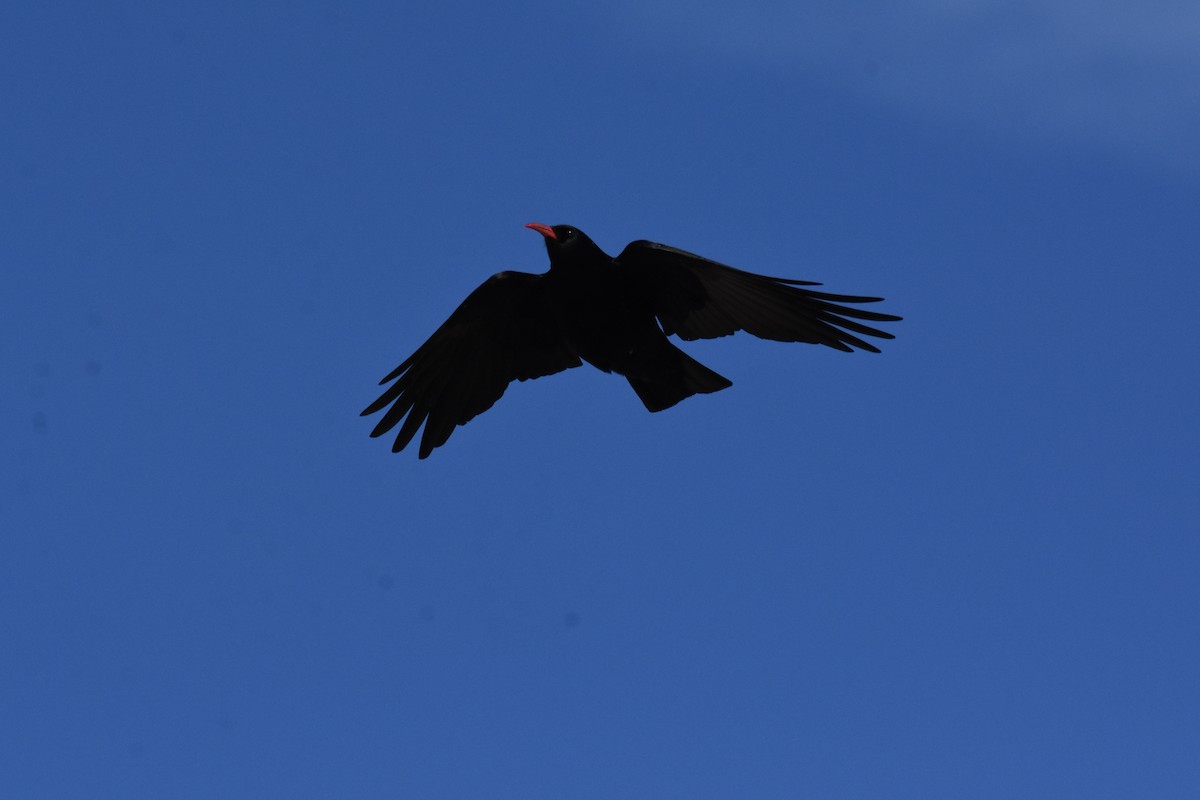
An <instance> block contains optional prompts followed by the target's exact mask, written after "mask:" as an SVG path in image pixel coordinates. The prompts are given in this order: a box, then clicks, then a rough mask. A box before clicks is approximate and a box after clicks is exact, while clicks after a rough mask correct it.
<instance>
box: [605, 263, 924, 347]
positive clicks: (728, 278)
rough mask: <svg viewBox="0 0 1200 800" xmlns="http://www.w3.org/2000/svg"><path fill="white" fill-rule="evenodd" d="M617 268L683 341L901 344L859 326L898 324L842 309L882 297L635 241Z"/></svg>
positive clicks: (891, 318) (889, 318)
mask: <svg viewBox="0 0 1200 800" xmlns="http://www.w3.org/2000/svg"><path fill="white" fill-rule="evenodd" d="M616 261H617V263H618V264H620V265H621V266H622V267H623V268H625V269H626V270H627V274H628V275H629V279H630V280H632V281H634V282H635V285H637V286H639V287H640V288H641V289H642V291H643V292H645V295H646V296H648V297H649V298H650V302H651V303H652V306H653V309H654V314H655V315H656V316H657V317H658V321H659V322H660V323H661V324H662V327H663V331H665V332H666V333H667V334H668V335H670V334H677V335H678V336H679V337H680V338H681V339H688V340H691V339H713V338H716V337H718V336H728V335H729V334H731V333H734V332H736V331H739V330H742V331H746V332H747V333H751V334H753V335H755V336H758V337H760V338H763V339H774V340H775V341H779V342H812V343H813V344H823V345H828V346H829V347H833V348H836V349H838V350H844V351H846V352H852V351H853V350H854V348H855V347H857V348H860V349H862V350H869V351H871V352H872V353H878V352H879V348H877V347H875V345H873V344H870V343H868V342H865V341H863V340H862V339H861V338H859V336H858V335H861V336H874V337H877V338H880V339H894V338H895V337H894V336H893V335H892V334H890V333H887V332H886V331H881V330H877V329H876V328H872V327H870V326H868V325H864V324H862V323H861V322H856V321H855V320H868V321H870V322H894V321H896V320H899V319H900V317H897V316H893V315H891V314H881V313H879V312H877V311H865V310H863V309H861V308H853V307H849V306H846V305H842V304H843V303H874V302H877V301H879V300H880V299H882V298H879V297H858V296H854V295H845V294H828V293H826V292H817V291H813V290H812V289H807V288H802V287H807V286H820V284H819V283H814V282H812V281H798V280H790V279H787V278H770V277H767V276H766V275H755V274H754V273H751V272H743V271H742V270H740V269H734V268H733V267H729V266H726V265H725V264H718V263H717V262H716V261H710V260H709V259H707V258H703V257H701V256H698V255H695V254H693V253H688V252H685V251H683V250H678V249H676V248H674V247H668V246H667V245H665V244H658V243H656V242H647V241H644V240H640V241H636V242H632V243H630V244H629V245H628V246H627V247H626V248H625V249H624V250H623V251H621V255H619V256H617V258H616ZM848 317H849V318H850V319H848ZM856 334H858V335H856Z"/></svg>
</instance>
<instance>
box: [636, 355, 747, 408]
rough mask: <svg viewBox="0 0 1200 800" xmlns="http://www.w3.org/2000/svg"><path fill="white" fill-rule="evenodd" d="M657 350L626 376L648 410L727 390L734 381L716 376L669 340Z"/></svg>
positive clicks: (667, 406) (668, 406)
mask: <svg viewBox="0 0 1200 800" xmlns="http://www.w3.org/2000/svg"><path fill="white" fill-rule="evenodd" d="M662 343H663V344H664V345H666V347H665V348H662V349H657V348H656V349H657V352H656V353H655V354H654V357H653V358H652V359H651V360H650V363H649V364H646V365H645V367H646V368H645V369H639V370H638V374H637V375H636V376H635V375H626V376H625V378H626V379H627V380H628V381H629V385H630V386H632V387H633V390H634V391H635V392H637V396H638V397H640V398H641V400H642V403H644V404H645V406H646V408H647V409H649V410H650V411H662V410H663V409H665V408H670V407H671V406H673V405H675V404H676V403H678V402H679V401H680V400H683V399H684V398H687V397H691V396H692V395H694V394H709V393H710V392H719V391H721V390H722V389H728V388H729V387H730V386H733V382H732V381H730V380H729V379H728V378H726V377H724V376H722V375H718V374H717V373H715V372H713V371H712V370H711V369H709V368H708V367H706V366H704V365H703V364H701V363H700V362H699V361H697V360H696V359H694V358H692V357H691V356H689V355H688V354H687V353H685V352H683V351H682V350H680V349H679V348H678V347H676V346H675V345H673V344H671V343H670V342H668V341H666V340H663V342H662Z"/></svg>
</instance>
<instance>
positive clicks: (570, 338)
mask: <svg viewBox="0 0 1200 800" xmlns="http://www.w3.org/2000/svg"><path fill="white" fill-rule="evenodd" d="M526 227H529V228H532V229H534V230H536V231H538V232H539V233H541V234H542V236H544V237H545V242H546V250H547V252H548V253H549V256H550V270H549V271H548V272H545V273H542V274H540V275H535V274H530V273H525V272H511V271H510V272H500V273H497V274H495V275H493V276H492V277H491V278H489V279H488V280H487V281H485V282H484V283H483V285H481V286H480V287H479V288H477V289H476V290H475V291H473V292H471V294H470V295H468V297H467V299H466V300H464V301H463V302H462V304H461V305H460V306H459V307H458V308H457V309H456V310H455V311H454V313H453V314H451V315H450V318H449V319H447V320H446V321H445V322H444V323H443V324H442V325H441V327H439V328H438V329H437V330H436V331H435V332H434V334H433V335H432V336H430V337H429V339H428V341H426V342H425V344H423V345H421V346H420V347H419V348H417V351H416V352H415V353H413V354H412V355H411V356H409V357H408V358H407V359H406V360H405V361H404V362H403V363H401V364H400V365H399V366H398V367H396V369H394V370H392V372H390V373H389V374H388V375H387V376H386V377H385V378H384V379H383V380H382V381H380V383H381V384H386V383H388V382H389V381H395V382H394V383H392V385H391V386H389V387H388V388H387V390H386V391H384V393H383V394H382V395H380V396H379V398H378V399H377V400H376V401H375V402H373V403H371V405H369V406H367V408H366V409H365V410H364V411H363V412H362V413H363V415H367V414H374V413H376V412H378V411H381V410H383V409H384V408H387V411H386V412H385V413H384V415H383V417H382V418H381V419H380V420H379V422H378V424H376V426H375V429H374V430H373V431H372V432H371V435H372V436H381V435H382V434H384V433H387V432H388V431H390V430H391V429H392V428H394V427H395V426H396V425H397V424H399V423H400V421H401V420H404V422H403V424H402V425H401V426H400V430H399V432H398V433H397V435H396V439H395V441H394V443H393V445H392V450H393V451H399V450H402V449H403V448H404V447H405V446H407V445H408V443H409V442H410V441H412V439H413V437H414V436H415V435H416V433H417V431H418V430H419V429H420V428H421V425H422V423H424V425H425V430H424V433H423V434H422V435H421V445H420V449H419V453H418V454H419V457H420V458H425V457H427V456H428V455H429V454H430V453H431V452H432V451H433V449H434V448H435V447H439V446H441V445H442V444H444V443H445V442H446V440H447V439H448V438H449V437H450V434H451V433H453V431H454V428H455V427H456V426H458V425H463V424H465V423H467V422H468V421H470V420H471V419H473V418H474V417H475V416H476V415H478V414H480V413H482V412H484V411H486V410H487V409H489V408H491V406H492V404H493V403H495V402H496V401H497V400H498V399H500V396H501V395H503V394H504V390H505V389H506V388H507V387H508V384H509V383H511V382H512V381H514V380H517V381H524V380H529V379H531V378H539V377H542V376H544V375H552V374H554V373H556V372H561V371H562V370H564V369H570V368H571V367H578V366H579V365H580V364H582V363H583V362H584V361H587V362H588V363H590V364H592V365H593V366H595V367H597V368H598V369H601V370H603V371H605V372H616V373H618V374H620V375H623V376H625V378H626V379H627V380H628V381H629V384H630V386H632V387H633V389H634V391H635V392H637V395H638V397H639V398H641V400H642V402H643V404H645V406H646V408H647V409H649V410H650V411H661V410H663V409H665V408H670V407H671V406H673V405H675V404H676V403H678V402H679V401H680V400H683V399H684V398H686V397H690V396H691V395H693V394H706V393H709V392H715V391H719V390H721V389H724V388H727V387H729V386H731V385H732V384H731V383H730V381H729V380H728V379H726V378H724V377H723V376H721V375H718V374H717V373H716V372H713V371H712V370H710V369H709V368H708V367H705V366H704V365H703V364H700V363H699V362H698V361H696V360H694V359H692V358H691V357H690V356H688V355H687V354H686V353H684V352H683V351H682V350H680V349H679V348H678V347H676V346H675V345H674V344H672V343H671V341H670V340H669V339H668V338H667V336H669V335H676V336H678V337H679V338H681V339H685V340H689V341H690V340H694V339H711V338H715V337H718V336H727V335H729V334H731V333H734V332H736V331H739V330H744V331H746V332H747V333H751V334H753V335H755V336H758V337H760V338H763V339H773V340H775V341H781V342H810V343H813V344H823V345H826V346H828V347H832V348H835V349H837V350H842V351H845V352H852V351H853V350H854V349H856V348H857V349H860V350H867V351H870V352H873V353H878V352H879V349H878V348H877V347H876V346H875V345H873V344H871V343H870V342H867V341H865V340H864V339H863V338H861V337H863V336H869V337H874V338H877V339H891V338H893V336H892V334H890V333H887V332H885V331H881V330H878V329H876V328H873V327H871V326H869V325H866V324H864V322H863V321H866V322H873V323H877V322H894V321H897V320H899V319H900V317H897V316H894V315H892V314H883V313H879V312H876V311H868V310H865V309H862V308H857V307H854V306H856V305H858V304H862V303H873V302H876V301H878V300H879V299H880V298H877V297H860V296H855V295H840V294H828V293H826V292H818V291H814V290H813V289H810V288H807V287H811V286H819V285H820V284H817V283H813V282H811V281H799V280H791V279H787V278H771V277H767V276H765V275H756V274H754V273H750V272H744V271H742V270H739V269H735V268H733V267H729V266H726V265H724V264H719V263H717V262H715V261H711V260H709V259H707V258H703V257H701V256H698V255H694V254H692V253H688V252H685V251H683V250H678V249H676V248H674V247H668V246H667V245H663V244H657V243H655V242H648V241H636V242H632V243H631V244H629V245H628V246H627V247H626V248H625V249H624V250H622V251H621V254H620V255H619V256H617V257H616V258H615V259H614V258H612V257H610V256H608V255H607V254H606V253H605V252H604V251H603V250H601V249H600V248H599V247H598V246H596V244H595V243H594V242H593V241H592V240H591V239H589V238H588V237H587V236H586V235H585V234H583V233H582V232H581V231H579V230H578V229H577V228H574V227H571V226H569V225H555V226H554V227H550V226H547V225H542V224H540V223H530V224H529V225H528V226H526ZM845 304H853V305H845ZM389 406H390V408H388V407H389Z"/></svg>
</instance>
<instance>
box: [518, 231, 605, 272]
mask: <svg viewBox="0 0 1200 800" xmlns="http://www.w3.org/2000/svg"><path fill="white" fill-rule="evenodd" d="M525 227H526V228H531V229H533V230H535V231H537V232H538V233H540V234H541V235H542V236H544V237H545V238H546V252H547V253H549V254H550V266H551V267H553V266H555V265H563V264H569V263H579V262H583V261H588V260H591V259H595V258H603V259H607V258H608V256H607V255H605V254H604V251H603V250H601V249H600V248H599V247H597V246H596V243H595V242H593V241H592V240H591V239H589V238H588V237H587V234H586V233H584V232H583V231H581V230H579V229H578V228H576V227H574V226H572V225H554V226H550V225H543V224H542V223H540V222H531V223H529V224H528V225H526V226H525Z"/></svg>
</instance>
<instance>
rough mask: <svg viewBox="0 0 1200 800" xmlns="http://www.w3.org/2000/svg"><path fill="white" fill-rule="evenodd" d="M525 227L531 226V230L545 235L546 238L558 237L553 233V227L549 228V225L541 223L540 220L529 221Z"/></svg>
mask: <svg viewBox="0 0 1200 800" xmlns="http://www.w3.org/2000/svg"><path fill="white" fill-rule="evenodd" d="M525 227H526V228H532V229H533V230H535V231H537V232H538V233H540V234H541V235H542V236H545V237H546V238H547V239H557V238H558V236H557V235H556V234H555V233H554V228H551V227H550V226H549V225H543V224H542V223H540V222H531V223H529V224H528V225H526V226H525Z"/></svg>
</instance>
